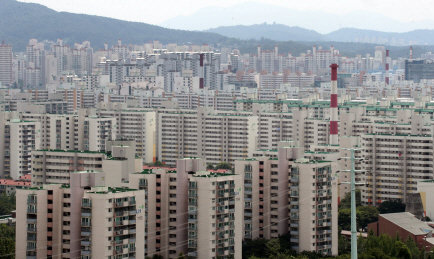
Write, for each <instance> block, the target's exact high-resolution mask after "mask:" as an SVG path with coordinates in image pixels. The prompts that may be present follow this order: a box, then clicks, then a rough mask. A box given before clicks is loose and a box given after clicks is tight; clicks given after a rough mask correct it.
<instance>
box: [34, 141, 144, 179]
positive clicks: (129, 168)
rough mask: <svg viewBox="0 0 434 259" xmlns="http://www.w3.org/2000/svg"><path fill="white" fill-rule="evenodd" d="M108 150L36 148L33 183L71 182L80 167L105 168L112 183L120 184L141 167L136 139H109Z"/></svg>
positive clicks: (82, 169)
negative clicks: (73, 173)
mask: <svg viewBox="0 0 434 259" xmlns="http://www.w3.org/2000/svg"><path fill="white" fill-rule="evenodd" d="M107 147H108V150H107V151H104V152H103V151H80V150H56V149H45V150H33V151H32V186H42V185H44V184H69V183H70V175H71V173H72V172H76V171H91V172H93V171H103V172H104V173H105V174H106V177H107V179H106V180H105V181H106V183H107V184H108V186H112V187H118V186H121V183H122V182H124V181H127V180H128V175H129V174H130V173H134V172H139V171H141V166H142V160H141V159H140V158H136V156H135V142H134V140H132V141H131V140H115V141H107Z"/></svg>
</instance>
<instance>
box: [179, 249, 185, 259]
mask: <svg viewBox="0 0 434 259" xmlns="http://www.w3.org/2000/svg"><path fill="white" fill-rule="evenodd" d="M177 259H186V258H185V256H184V253H183V252H182V251H181V252H179V254H178V257H177Z"/></svg>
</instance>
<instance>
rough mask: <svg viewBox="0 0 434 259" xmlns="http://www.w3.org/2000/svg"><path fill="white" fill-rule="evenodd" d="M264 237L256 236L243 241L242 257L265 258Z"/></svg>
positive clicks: (245, 258)
mask: <svg viewBox="0 0 434 259" xmlns="http://www.w3.org/2000/svg"><path fill="white" fill-rule="evenodd" d="M266 243H267V240H266V239H262V238H257V239H253V240H247V241H246V242H244V243H243V258H244V259H250V258H255V257H256V258H265V257H267V254H266Z"/></svg>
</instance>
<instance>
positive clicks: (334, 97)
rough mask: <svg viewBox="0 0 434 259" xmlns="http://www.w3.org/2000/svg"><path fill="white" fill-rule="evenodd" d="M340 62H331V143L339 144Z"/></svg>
mask: <svg viewBox="0 0 434 259" xmlns="http://www.w3.org/2000/svg"><path fill="white" fill-rule="evenodd" d="M338 67H339V66H338V64H331V65H330V68H331V69H332V71H331V72H332V73H331V74H332V76H331V95H330V145H339V136H338Z"/></svg>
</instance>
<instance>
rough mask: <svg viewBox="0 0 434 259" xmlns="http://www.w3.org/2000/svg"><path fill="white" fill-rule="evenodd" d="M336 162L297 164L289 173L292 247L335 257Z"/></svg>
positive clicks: (307, 161)
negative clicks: (334, 168)
mask: <svg viewBox="0 0 434 259" xmlns="http://www.w3.org/2000/svg"><path fill="white" fill-rule="evenodd" d="M334 163H335V162H330V161H316V160H309V159H300V160H296V161H295V162H294V164H293V165H292V168H291V173H290V182H291V186H290V197H291V201H290V213H291V215H290V219H291V220H290V234H291V239H290V241H291V245H292V246H291V247H292V249H295V250H297V251H300V252H301V251H314V252H317V253H321V254H324V255H337V253H338V246H337V240H338V217H337V211H338V210H337V207H338V199H337V196H338V185H337V184H338V177H337V175H336V171H335V172H333V167H334V166H335V165H334Z"/></svg>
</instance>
